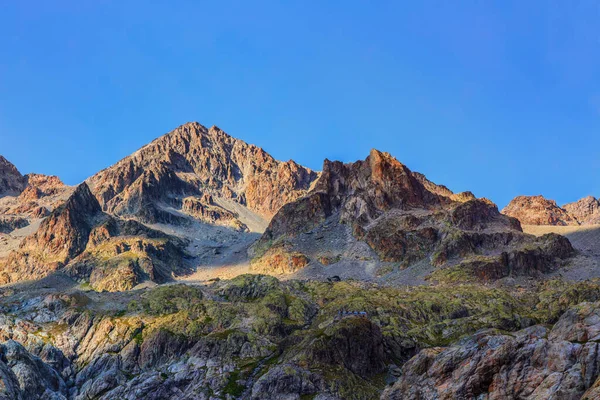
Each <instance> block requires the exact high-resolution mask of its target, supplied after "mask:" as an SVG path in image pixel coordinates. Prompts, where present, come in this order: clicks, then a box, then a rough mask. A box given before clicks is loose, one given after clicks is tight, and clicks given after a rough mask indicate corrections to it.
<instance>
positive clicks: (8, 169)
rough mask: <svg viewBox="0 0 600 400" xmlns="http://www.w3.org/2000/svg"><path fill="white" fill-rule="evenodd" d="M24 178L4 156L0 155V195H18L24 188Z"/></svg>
mask: <svg viewBox="0 0 600 400" xmlns="http://www.w3.org/2000/svg"><path fill="white" fill-rule="evenodd" d="M25 185H26V179H25V177H24V176H23V175H21V173H20V172H19V170H18V169H17V168H16V167H15V166H14V165H13V164H12V163H11V162H10V161H8V160H7V159H6V158H4V157H3V156H0V196H5V195H11V196H15V195H18V194H19V193H21V192H22V191H23V189H25Z"/></svg>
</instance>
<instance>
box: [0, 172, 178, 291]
mask: <svg viewBox="0 0 600 400" xmlns="http://www.w3.org/2000/svg"><path fill="white" fill-rule="evenodd" d="M181 247H183V246H182V244H181V243H178V242H177V241H176V240H174V239H173V238H170V237H168V236H167V235H164V234H161V233H159V232H156V231H153V230H151V229H149V228H146V227H144V226H143V225H141V224H139V223H137V222H135V221H121V220H117V219H115V218H113V217H111V216H109V215H107V214H105V213H104V212H103V211H102V209H101V207H100V204H99V203H98V200H97V199H96V198H95V197H94V195H93V194H92V193H91V192H90V190H89V187H88V186H87V184H86V183H82V184H81V185H79V186H78V187H77V189H76V190H75V191H74V192H73V194H72V195H71V196H70V197H69V199H68V200H67V201H66V202H65V203H64V204H63V205H62V206H60V207H59V208H57V209H56V210H54V211H53V212H52V213H51V214H50V215H49V216H48V217H47V218H46V219H44V221H42V223H41V225H40V227H39V229H38V230H37V231H36V232H35V233H33V234H32V235H30V236H28V237H26V238H25V239H24V240H23V241H22V242H21V244H20V246H19V248H18V250H16V251H13V252H12V253H11V254H10V255H9V257H8V259H7V260H6V261H5V262H4V263H3V264H0V282H2V283H9V282H16V281H21V280H28V279H39V278H42V277H45V276H47V275H48V274H50V273H52V272H55V271H57V270H59V269H62V268H63V267H65V266H66V265H67V264H69V263H70V262H73V263H72V264H73V265H71V266H69V268H67V270H66V271H67V272H69V273H71V274H72V275H74V276H75V277H77V278H80V279H85V280H88V281H90V283H91V284H92V286H96V287H97V288H98V289H99V290H126V289H130V288H131V287H133V286H135V284H137V283H139V282H141V281H143V280H146V279H149V280H153V281H157V282H165V281H167V280H169V279H170V276H171V274H172V273H173V272H180V273H181V272H183V270H184V267H183V258H184V255H183V252H182V251H181V250H180V248H181Z"/></svg>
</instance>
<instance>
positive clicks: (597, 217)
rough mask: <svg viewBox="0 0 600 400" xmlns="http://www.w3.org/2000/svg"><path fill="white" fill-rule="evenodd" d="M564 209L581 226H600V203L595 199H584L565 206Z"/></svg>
mask: <svg viewBox="0 0 600 400" xmlns="http://www.w3.org/2000/svg"><path fill="white" fill-rule="evenodd" d="M563 208H564V209H565V210H566V211H567V212H568V213H569V214H570V215H571V216H572V217H573V218H575V219H576V220H577V221H578V222H579V223H580V224H581V225H595V224H600V201H599V200H598V199H596V198H595V197H592V196H587V197H584V198H583V199H581V200H579V201H576V202H574V203H569V204H565V205H564V206H563Z"/></svg>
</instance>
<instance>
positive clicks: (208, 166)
mask: <svg viewBox="0 0 600 400" xmlns="http://www.w3.org/2000/svg"><path fill="white" fill-rule="evenodd" d="M316 178H317V174H316V173H315V172H313V171H311V170H309V169H307V168H304V167H302V166H300V165H298V164H296V163H295V162H293V161H288V162H280V161H277V160H275V159H274V158H273V157H271V156H270V155H269V154H267V153H266V152H265V151H264V150H262V149H260V148H259V147H256V146H254V145H249V144H246V143H244V142H242V141H241V140H237V139H234V138H232V137H231V136H229V135H227V134H226V133H225V132H223V131H222V130H220V129H219V128H217V127H214V126H213V127H212V128H210V129H207V128H205V127H204V126H202V125H200V124H198V123H188V124H185V125H182V126H180V127H179V128H177V129H175V130H174V131H172V132H171V133H169V134H167V135H165V136H162V137H160V138H158V139H156V140H155V141H153V142H152V143H150V144H149V145H147V146H144V147H142V148H141V149H140V150H138V151H137V152H135V153H134V154H132V155H131V156H129V157H126V158H125V159H123V160H121V161H119V162H118V163H117V164H115V165H114V166H112V167H110V168H108V169H105V170H103V171H101V172H99V173H98V174H96V175H94V176H93V177H91V178H90V179H89V180H88V183H89V185H90V187H91V189H92V192H93V193H94V195H95V196H96V197H97V198H98V201H99V202H100V204H101V206H102V208H103V209H104V210H105V211H107V212H109V213H112V214H116V215H132V216H138V217H140V219H142V220H145V221H148V222H162V221H163V220H165V219H168V216H167V215H165V213H167V212H168V211H165V208H168V207H173V208H175V209H181V207H182V204H181V203H182V200H183V199H184V198H185V197H188V196H203V195H212V196H215V197H219V198H224V199H232V200H234V201H235V202H237V203H239V204H242V205H245V206H246V207H247V208H248V209H250V210H251V211H253V212H256V213H257V214H259V215H262V216H264V217H266V218H270V217H271V216H272V215H273V214H274V213H275V212H276V211H277V210H278V209H279V208H280V207H281V206H282V205H284V204H286V203H287V202H290V201H293V200H295V199H297V198H298V197H300V196H302V195H304V194H305V193H306V191H307V190H308V189H309V188H310V186H311V184H312V182H313V181H314V180H315V179H316ZM188 205H189V204H188ZM206 217H210V215H207V214H203V218H206Z"/></svg>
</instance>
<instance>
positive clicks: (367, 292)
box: [0, 275, 600, 400]
mask: <svg viewBox="0 0 600 400" xmlns="http://www.w3.org/2000/svg"><path fill="white" fill-rule="evenodd" d="M21 289H28V290H27V291H25V292H23V291H18V290H14V289H3V290H2V293H1V294H2V296H1V299H2V300H1V301H0V306H1V307H2V316H1V317H0V338H1V339H2V340H3V342H4V344H3V345H0V354H2V357H1V358H0V381H1V384H0V387H1V389H0V398H5V399H19V400H36V399H48V398H50V399H55V400H59V399H60V400H65V399H69V400H84V399H99V400H109V399H125V400H135V399H139V398H144V399H149V400H159V399H160V400H180V399H206V400H217V399H252V400H276V399H283V398H290V399H298V398H314V399H328V400H342V399H361V400H367V399H377V398H380V397H381V398H382V399H432V400H433V399H475V398H495V399H506V400H508V399H513V398H528V397H529V398H548V399H552V398H556V399H563V398H564V399H579V398H582V396H583V394H584V393H586V395H588V398H595V396H597V390H598V387H599V386H600V383H599V382H600V381H599V380H598V373H599V370H598V368H597V365H598V362H600V359H599V355H598V351H597V346H598V345H597V343H596V341H597V337H596V336H597V334H598V329H599V328H598V321H599V320H600V303H597V301H598V300H600V298H599V297H600V296H599V293H600V287H598V284H597V283H579V284H565V283H560V282H558V281H553V282H548V283H546V284H541V285H539V286H538V287H536V288H534V289H532V290H531V291H530V293H529V294H528V295H527V296H519V295H518V292H510V291H507V290H505V289H493V288H486V287H483V286H481V285H464V286H449V287H440V288H436V287H416V288H413V289H399V288H392V287H385V288H384V287H379V286H377V285H371V284H365V283H360V282H336V283H322V282H316V281H308V282H300V281H289V282H280V281H278V280H277V279H275V278H273V277H268V276H261V275H243V276H240V277H238V278H235V279H233V280H230V281H219V282H215V283H213V284H211V285H208V286H187V285H168V286H162V287H159V288H156V289H152V290H140V291H133V292H129V295H128V296H127V297H125V298H123V297H122V296H115V294H111V293H102V294H97V293H96V294H94V293H90V292H88V293H85V292H80V291H71V292H70V293H69V294H56V293H51V289H40V288H34V287H21ZM566 293H569V294H570V296H569V297H565V294H566ZM586 300H588V301H591V302H588V303H586V302H585V301H586ZM580 302H583V303H581V304H579V305H577V306H575V304H578V303H580ZM349 309H354V310H361V311H363V312H364V314H365V316H354V315H349V316H345V317H343V318H340V317H339V315H340V312H342V311H343V310H349ZM482 328H488V330H485V331H484V330H481V329H482ZM450 343H455V344H450ZM2 396H3V397H2ZM532 396H533V397H532Z"/></svg>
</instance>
